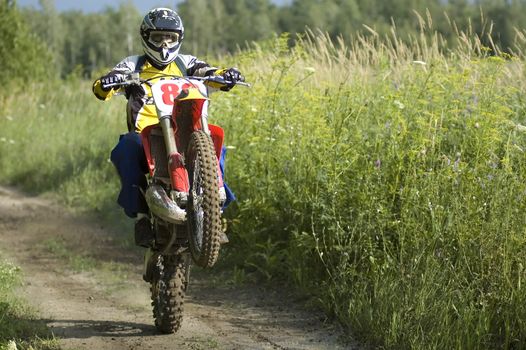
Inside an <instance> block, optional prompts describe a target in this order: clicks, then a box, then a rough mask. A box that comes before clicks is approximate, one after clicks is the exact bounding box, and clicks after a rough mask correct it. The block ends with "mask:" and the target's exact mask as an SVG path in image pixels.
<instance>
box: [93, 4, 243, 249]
mask: <svg viewBox="0 0 526 350" xmlns="http://www.w3.org/2000/svg"><path fill="white" fill-rule="evenodd" d="M140 36H141V41H142V46H143V49H144V55H140V56H130V57H127V58H125V59H123V60H122V61H121V62H120V63H118V64H117V65H116V66H115V67H114V68H113V69H112V70H111V71H110V72H109V73H108V74H106V75H104V76H102V77H101V78H100V79H97V80H96V81H95V82H94V83H93V93H94V94H95V96H96V97H97V98H98V99H100V100H103V101H105V100H109V99H110V98H111V97H112V96H113V95H114V94H115V93H116V92H120V91H121V90H122V91H123V92H124V93H125V94H126V98H127V99H128V105H127V117H128V118H127V121H128V131H129V132H128V133H127V134H123V135H121V136H120V139H119V142H118V144H117V145H116V146H115V148H114V149H113V150H112V152H111V157H110V159H111V161H112V162H113V164H114V165H115V167H116V168H117V172H118V173H119V176H120V179H121V191H120V193H119V197H118V200H117V202H118V203H119V205H120V206H121V207H122V208H123V209H124V212H125V214H126V215H127V216H129V217H131V218H136V222H135V243H136V244H137V245H140V246H143V247H149V246H150V245H151V242H152V240H153V231H152V227H151V221H150V218H149V214H148V212H149V211H148V206H147V204H146V201H145V199H144V196H143V195H142V193H141V189H145V188H146V184H147V183H146V177H145V174H146V173H147V172H148V167H147V164H146V157H145V155H144V151H143V148H142V142H141V139H140V137H139V133H140V132H141V130H143V129H144V128H145V127H147V126H149V125H152V124H157V123H158V118H157V113H156V110H155V105H154V104H153V101H152V92H151V89H150V88H149V87H146V88H144V87H142V86H137V85H130V86H126V87H119V86H113V87H108V85H110V84H115V83H117V84H118V83H122V82H123V81H124V78H125V75H126V74H128V73H131V72H139V76H140V78H141V79H150V78H152V77H153V78H155V77H157V76H159V78H160V77H162V76H163V75H166V74H169V75H176V76H201V77H203V76H210V75H221V76H223V77H224V78H225V80H226V81H229V82H232V83H231V84H229V85H227V86H224V87H222V88H221V90H224V91H228V90H230V89H231V88H232V87H233V86H234V85H235V84H236V82H239V81H244V77H243V75H241V73H240V72H239V71H238V70H237V69H236V68H228V69H218V68H216V67H212V66H210V65H209V64H208V63H206V62H203V61H200V60H198V59H197V58H196V57H194V56H191V55H184V54H180V53H179V49H180V48H181V43H182V40H183V38H184V27H183V23H182V20H181V18H180V17H179V15H178V14H177V13H176V12H175V11H173V10H171V9H168V8H155V9H152V10H151V11H150V12H148V14H146V16H145V17H144V19H143V21H142V24H141V27H140ZM155 81H156V80H153V81H152V83H154V82H155ZM225 190H226V192H227V202H228V200H229V199H230V200H231V199H232V197H233V195H232V193H231V192H230V191H229V189H228V187H226V186H225Z"/></svg>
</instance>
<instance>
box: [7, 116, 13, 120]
mask: <svg viewBox="0 0 526 350" xmlns="http://www.w3.org/2000/svg"><path fill="white" fill-rule="evenodd" d="M5 119H7V120H9V121H13V117H11V116H10V115H8V116H7V117H5Z"/></svg>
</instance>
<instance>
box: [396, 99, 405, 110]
mask: <svg viewBox="0 0 526 350" xmlns="http://www.w3.org/2000/svg"><path fill="white" fill-rule="evenodd" d="M394 104H395V105H396V107H398V108H400V109H404V108H405V105H404V104H403V103H402V102H400V101H398V100H395V101H394Z"/></svg>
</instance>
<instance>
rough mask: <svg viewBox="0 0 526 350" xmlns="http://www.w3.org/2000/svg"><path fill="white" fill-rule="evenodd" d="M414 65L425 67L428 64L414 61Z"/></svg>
mask: <svg viewBox="0 0 526 350" xmlns="http://www.w3.org/2000/svg"><path fill="white" fill-rule="evenodd" d="M413 63H414V64H419V65H421V66H425V65H427V63H425V62H424V61H413Z"/></svg>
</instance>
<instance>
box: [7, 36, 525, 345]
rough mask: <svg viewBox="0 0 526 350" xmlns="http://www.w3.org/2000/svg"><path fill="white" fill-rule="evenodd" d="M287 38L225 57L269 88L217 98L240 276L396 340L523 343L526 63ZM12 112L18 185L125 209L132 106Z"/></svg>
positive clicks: (16, 98) (21, 96)
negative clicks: (121, 200) (290, 290)
mask: <svg viewBox="0 0 526 350" xmlns="http://www.w3.org/2000/svg"><path fill="white" fill-rule="evenodd" d="M519 39H520V38H519ZM285 43H286V39H283V38H282V39H278V40H275V41H271V42H268V43H263V44H261V45H259V46H255V47H254V49H252V50H250V51H248V52H244V53H241V54H239V55H237V56H235V57H228V58H226V60H229V61H231V62H232V63H235V64H236V65H237V66H239V67H240V68H241V70H242V71H243V72H245V73H246V76H247V79H248V80H249V81H250V82H251V83H252V84H253V87H252V89H249V90H248V89H241V88H236V89H234V90H233V91H232V92H230V93H229V94H217V95H215V96H214V97H213V102H212V111H211V120H212V122H217V123H218V124H219V125H222V126H223V127H224V128H225V129H226V135H227V136H226V142H227V145H228V146H229V148H230V149H229V153H228V157H227V159H228V161H227V169H226V175H227V181H228V183H229V184H230V186H231V187H232V188H233V189H234V190H235V192H236V194H237V195H238V198H239V200H238V201H237V202H236V203H234V204H233V205H232V206H231V207H230V208H229V209H228V211H227V216H228V218H229V221H230V223H229V227H230V237H231V245H230V248H229V249H228V251H225V253H227V254H224V256H225V255H226V261H225V263H227V264H229V265H232V268H233V269H234V271H236V276H237V277H236V279H239V278H246V276H248V275H257V276H259V277H260V278H263V279H266V280H270V281H279V282H280V283H283V282H285V283H286V282H288V283H290V284H291V285H294V286H296V287H297V288H298V289H299V290H302V291H304V292H305V293H306V294H308V295H310V296H311V297H312V300H313V301H314V302H315V303H316V304H317V305H319V306H320V307H322V308H324V309H325V310H326V312H327V313H328V314H329V315H332V316H334V317H335V318H336V319H337V320H339V322H341V323H342V324H343V325H344V326H345V327H346V328H347V329H348V330H349V333H351V332H352V333H353V334H354V335H357V336H358V337H360V339H362V340H365V341H367V342H369V343H370V344H372V345H373V346H377V347H379V348H385V349H495V348H498V349H520V348H523V347H524V345H523V344H526V325H525V320H526V293H524V290H523V287H524V282H523V281H524V280H525V277H526V273H525V269H524V261H526V249H525V248H526V232H525V230H526V229H525V228H526V225H525V224H526V222H525V221H526V217H525V216H524V212H525V210H526V198H525V195H526V181H525V180H526V179H525V170H526V169H525V165H526V164H525V160H526V158H525V154H524V152H525V150H526V138H525V136H526V133H525V130H526V127H525V126H524V125H526V117H525V113H524V112H525V110H526V108H525V107H524V106H525V101H524V96H525V90H526V84H525V83H526V80H525V78H524V64H525V63H524V62H525V61H524V57H523V56H522V55H521V54H519V55H518V56H517V57H514V58H510V57H507V56H505V55H496V56H491V57H490V56H488V55H487V52H488V49H486V48H484V47H482V46H481V44H480V40H478V39H477V38H476V37H470V36H466V35H464V34H462V33H459V43H458V45H457V46H456V47H457V48H456V49H455V50H454V51H448V50H447V49H445V47H444V45H443V44H442V43H441V40H440V38H439V37H438V36H435V37H433V36H416V37H415V38H414V40H413V41H412V42H411V44H404V43H401V42H399V41H397V40H396V38H395V37H393V38H389V39H386V38H380V37H377V36H374V35H373V36H372V37H371V38H369V39H364V38H357V39H356V42H355V43H353V44H352V46H351V47H349V48H346V47H341V46H336V45H334V44H332V43H330V42H328V41H327V40H326V39H325V37H324V36H323V35H322V34H317V38H316V39H315V40H310V41H309V40H306V41H305V42H303V43H302V44H300V45H298V46H297V47H296V48H295V49H294V50H292V51H289V50H288V49H286V45H285ZM517 44H518V49H520V48H521V47H524V42H520V41H519V42H518V43H517ZM521 45H522V46H521ZM518 52H519V53H520V51H518ZM0 103H1V107H2V108H0V110H1V111H2V112H1V113H0V121H2V124H3V128H2V129H1V130H0V140H4V141H0V179H1V181H2V182H4V183H6V182H7V183H10V184H14V185H18V186H22V187H23V188H25V189H26V190H30V191H33V192H37V193H40V192H45V191H53V192H55V193H58V194H60V196H61V198H62V199H63V200H64V202H65V203H67V204H69V205H73V206H81V207H82V208H84V209H88V210H95V211H98V212H99V213H102V214H104V213H106V212H108V211H110V208H113V207H114V204H113V202H114V198H115V195H116V192H117V187H118V180H117V178H116V176H115V173H114V170H113V169H112V167H111V164H109V163H108V161H107V158H108V154H109V151H110V150H111V148H112V147H113V145H114V143H115V142H116V140H117V135H118V134H119V133H120V132H122V131H123V130H124V128H125V116H124V105H123V102H122V101H120V102H117V101H112V102H111V103H101V102H99V101H97V100H96V99H95V97H93V96H92V95H91V91H90V84H89V82H77V81H71V82H61V83H50V84H48V85H38V84H28V85H27V86H25V87H20V88H18V89H16V91H14V93H12V94H11V95H9V96H6V95H3V97H2V100H0ZM41 105H43V106H41ZM64 135H65V136H64ZM44 155H45V156H44ZM240 271H244V272H242V273H241V272H240Z"/></svg>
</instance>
